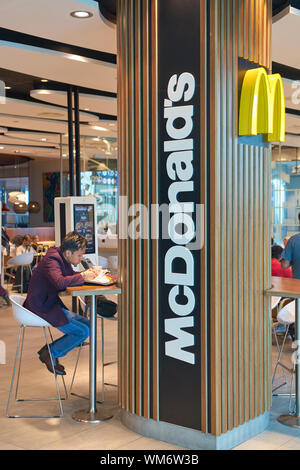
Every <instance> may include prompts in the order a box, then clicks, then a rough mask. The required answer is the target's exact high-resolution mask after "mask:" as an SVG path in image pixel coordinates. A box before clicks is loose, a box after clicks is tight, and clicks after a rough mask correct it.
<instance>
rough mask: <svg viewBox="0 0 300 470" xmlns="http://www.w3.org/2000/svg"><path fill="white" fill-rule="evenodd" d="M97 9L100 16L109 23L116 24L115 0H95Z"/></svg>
mask: <svg viewBox="0 0 300 470" xmlns="http://www.w3.org/2000/svg"><path fill="white" fill-rule="evenodd" d="M97 1H98V3H99V10H100V13H101V15H102V16H104V18H105V19H106V20H108V21H110V22H111V23H114V24H116V18H117V0H97Z"/></svg>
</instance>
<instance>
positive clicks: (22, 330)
mask: <svg viewBox="0 0 300 470" xmlns="http://www.w3.org/2000/svg"><path fill="white" fill-rule="evenodd" d="M43 331H44V335H45V338H46V343H47V347H48V351H49V354H50V358H51V364H52V368H53V370H54V378H55V383H56V389H57V397H58V398H28V399H20V398H17V393H18V388H19V378H20V370H21V360H22V352H23V342H24V336H25V327H24V326H23V325H22V326H21V327H20V331H19V338H18V343H17V350H16V357H15V362H14V369H13V375H12V379H11V385H10V391H9V398H8V403H7V408H6V416H7V417H8V418H62V417H63V408H62V398H61V395H60V390H59V385H58V381H57V375H56V373H55V369H54V361H53V357H52V354H51V350H50V347H49V341H48V337H47V333H46V329H45V327H43ZM20 349H21V353H20V359H19V361H20V362H19V368H18V378H17V388H16V395H15V399H16V401H17V402H35V401H53V400H55V401H57V400H58V401H59V409H60V414H59V415H49V416H48V415H47V416H40V415H39V416H24V415H10V414H9V408H10V402H11V396H12V392H13V386H14V380H15V374H16V368H17V362H18V356H19V351H20ZM64 386H65V384H64Z"/></svg>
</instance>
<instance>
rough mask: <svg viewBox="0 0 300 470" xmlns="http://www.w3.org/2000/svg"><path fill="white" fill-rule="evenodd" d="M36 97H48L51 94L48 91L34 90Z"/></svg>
mask: <svg viewBox="0 0 300 470" xmlns="http://www.w3.org/2000/svg"><path fill="white" fill-rule="evenodd" d="M36 93H37V94H38V95H50V94H51V92H50V91H49V90H36Z"/></svg>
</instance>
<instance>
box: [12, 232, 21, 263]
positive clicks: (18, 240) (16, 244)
mask: <svg viewBox="0 0 300 470" xmlns="http://www.w3.org/2000/svg"><path fill="white" fill-rule="evenodd" d="M23 238H24V237H23V236H22V235H15V236H14V238H13V239H12V240H11V243H12V245H11V246H10V256H11V257H12V258H14V257H15V256H16V251H17V248H18V247H19V246H20V245H22V243H23Z"/></svg>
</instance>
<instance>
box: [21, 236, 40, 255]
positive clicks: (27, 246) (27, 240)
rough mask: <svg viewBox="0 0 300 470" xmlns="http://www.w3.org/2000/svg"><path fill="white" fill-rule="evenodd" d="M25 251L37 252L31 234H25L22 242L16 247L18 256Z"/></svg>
mask: <svg viewBox="0 0 300 470" xmlns="http://www.w3.org/2000/svg"><path fill="white" fill-rule="evenodd" d="M23 253H35V250H34V249H33V248H32V246H31V236H30V235H24V237H23V240H22V244H21V245H20V246H18V247H17V249H16V256H18V255H22V254H23Z"/></svg>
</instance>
